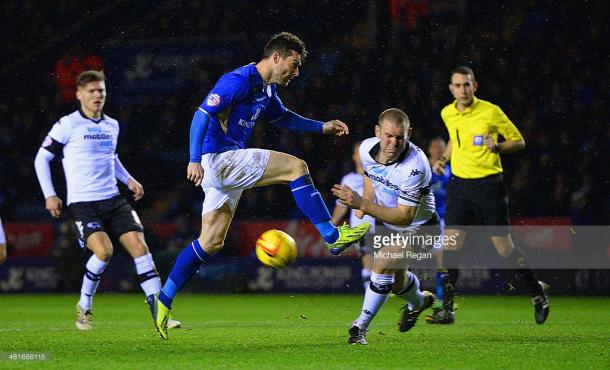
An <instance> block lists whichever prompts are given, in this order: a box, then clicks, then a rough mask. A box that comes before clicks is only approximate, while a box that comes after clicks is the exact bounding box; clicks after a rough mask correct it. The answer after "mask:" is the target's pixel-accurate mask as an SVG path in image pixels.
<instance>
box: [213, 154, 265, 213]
mask: <svg viewBox="0 0 610 370" xmlns="http://www.w3.org/2000/svg"><path fill="white" fill-rule="evenodd" d="M270 154H271V152H270V151H269V150H266V149H238V150H229V151H227V152H223V153H208V154H205V155H203V157H202V158H201V166H202V167H203V181H202V182H201V187H202V188H203V191H204V193H205V198H204V200H203V208H202V210H201V214H202V215H204V214H206V213H209V212H212V211H215V210H217V209H219V208H220V207H222V206H223V204H225V203H227V202H228V204H229V208H231V212H235V209H236V208H237V203H238V202H239V198H240V197H241V193H242V192H243V191H244V190H245V189H250V188H252V187H253V186H254V185H255V184H256V183H257V182H258V180H260V179H261V177H263V173H264V172H265V169H266V168H267V163H268V162H269V155H270Z"/></svg>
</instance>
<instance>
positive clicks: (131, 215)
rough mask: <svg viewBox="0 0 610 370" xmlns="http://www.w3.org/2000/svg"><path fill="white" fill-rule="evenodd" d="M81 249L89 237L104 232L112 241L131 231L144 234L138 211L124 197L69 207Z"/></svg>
mask: <svg viewBox="0 0 610 370" xmlns="http://www.w3.org/2000/svg"><path fill="white" fill-rule="evenodd" d="M68 209H69V210H70V213H71V214H72V217H73V218H74V223H75V224H76V231H77V235H78V242H79V244H80V247H81V248H84V247H85V246H86V245H87V239H88V238H89V235H91V234H93V233H94V232H97V231H103V232H105V233H107V234H108V236H110V239H111V240H118V238H119V237H120V236H121V235H123V234H125V233H128V232H130V231H139V232H144V227H143V226H142V223H141V222H140V218H139V217H138V214H137V213H136V211H135V210H134V209H133V207H131V205H130V204H129V203H128V202H127V200H126V199H125V198H124V197H123V196H122V195H116V196H114V197H112V198H110V199H105V200H99V201H94V202H78V203H72V204H70V206H68Z"/></svg>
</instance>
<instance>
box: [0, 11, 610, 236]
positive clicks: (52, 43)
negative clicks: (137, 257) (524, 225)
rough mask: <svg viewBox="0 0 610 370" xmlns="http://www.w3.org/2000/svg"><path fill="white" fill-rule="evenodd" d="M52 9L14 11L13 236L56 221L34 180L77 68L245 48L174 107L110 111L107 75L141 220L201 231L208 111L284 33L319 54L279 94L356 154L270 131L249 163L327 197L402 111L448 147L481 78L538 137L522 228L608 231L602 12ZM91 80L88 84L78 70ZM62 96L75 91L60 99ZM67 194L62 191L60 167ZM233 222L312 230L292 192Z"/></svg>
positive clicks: (6, 76)
mask: <svg viewBox="0 0 610 370" xmlns="http://www.w3.org/2000/svg"><path fill="white" fill-rule="evenodd" d="M315 3H316V5H314V4H313V3H312V2H310V1H296V0H293V1H279V0H268V1H264V2H263V1H231V0H210V1H202V2H192V1H156V2H152V3H149V2H145V1H130V2H127V1H114V2H112V1H111V2H104V3H100V4H99V6H93V3H87V4H85V3H78V2H77V3H73V2H68V1H54V2H48V3H45V4H42V5H41V4H38V2H35V1H28V0H24V1H19V2H3V3H2V4H1V5H0V14H2V18H3V19H4V20H6V22H4V21H3V22H2V24H0V28H1V29H2V32H1V33H0V40H1V42H2V45H3V50H4V51H3V53H2V57H0V58H1V59H2V67H0V68H1V69H0V74H1V75H2V78H3V86H2V87H1V90H0V91H2V96H3V99H2V100H0V122H1V123H0V215H1V216H2V218H3V219H4V220H6V221H5V222H11V221H23V220H50V218H49V217H48V215H47V214H46V211H45V210H44V201H43V197H42V194H41V192H40V190H39V186H38V182H37V180H36V176H35V173H34V168H33V159H34V156H35V154H36V151H37V150H38V147H39V146H40V143H41V142H42V140H43V138H44V137H45V135H46V134H47V132H48V131H49V129H50V128H51V126H52V124H53V123H54V122H56V121H57V120H58V119H59V117H61V116H62V115H65V114H68V113H70V112H71V111H73V110H74V109H75V108H76V106H77V105H76V101H75V100H74V99H71V97H70V96H69V95H70V94H67V95H66V93H65V91H66V89H65V81H66V79H69V78H70V76H72V74H74V73H77V72H78V69H79V68H85V67H86V66H101V67H102V68H104V69H106V70H112V69H111V67H110V66H108V65H107V63H108V61H107V54H106V51H107V48H108V47H110V46H116V45H123V46H125V47H129V48H135V49H137V48H139V47H141V45H145V44H146V43H147V42H154V43H156V44H163V43H164V42H167V43H170V42H171V43H175V42H181V41H185V42H189V43H191V44H192V43H193V42H195V43H197V42H199V43H201V45H205V44H206V43H207V42H208V41H209V40H216V41H217V40H234V41H235V42H239V43H240V44H243V45H247V48H245V49H244V50H239V51H237V52H235V53H231V54H228V57H227V58H224V59H223V61H222V63H218V64H216V65H207V64H205V63H204V62H196V63H193V65H192V72H191V73H192V75H190V76H189V78H187V79H186V80H187V81H188V83H185V84H184V85H183V86H182V87H181V88H180V89H179V92H178V93H175V94H172V95H171V96H169V97H166V98H164V99H155V96H154V91H141V95H140V96H138V98H137V99H135V98H134V99H133V100H130V99H127V100H125V99H120V100H121V101H118V98H116V97H113V95H112V91H113V90H112V88H111V87H112V85H116V84H117V83H118V81H117V80H119V79H121V78H123V77H122V76H119V75H116V74H114V75H113V74H108V76H107V78H108V81H107V85H108V86H109V92H110V94H109V95H108V98H107V103H106V109H105V112H106V113H107V114H108V115H110V116H112V117H114V118H116V119H118V120H119V121H120V122H121V124H122V127H121V129H122V132H121V137H120V139H119V147H118V153H119V155H120V156H121V159H122V162H123V163H124V164H125V166H126V167H127V169H128V170H129V171H130V172H131V173H132V174H133V175H134V176H135V177H136V178H137V179H138V180H139V181H140V182H141V183H142V184H143V185H144V187H145V191H146V197H145V200H143V201H141V204H139V205H137V206H136V208H137V209H138V210H139V212H140V213H141V214H142V215H143V218H144V222H145V223H146V222H157V221H160V222H173V221H174V220H176V219H178V218H179V217H180V220H182V221H183V220H184V217H187V218H189V219H191V220H195V221H196V220H197V219H199V213H200V207H201V201H202V199H203V194H202V192H201V191H200V190H199V189H196V188H195V187H194V186H193V185H192V184H190V183H188V182H187V181H186V179H185V174H186V164H187V160H188V131H189V125H190V121H191V117H192V114H193V112H194V111H195V108H196V106H197V105H198V104H200V103H201V101H202V99H203V98H204V97H205V95H206V94H207V91H209V90H210V89H211V88H212V86H213V84H214V83H215V81H216V80H217V78H218V77H219V75H220V74H221V73H223V72H227V71H230V70H232V69H234V68H236V67H238V66H241V65H244V64H247V63H249V62H253V61H257V60H258V58H260V54H261V52H262V48H263V46H264V44H265V42H266V40H267V39H268V38H269V37H270V36H271V35H272V34H274V33H276V32H279V31H290V32H293V33H295V34H297V35H298V36H299V37H301V38H302V39H303V40H304V41H305V42H306V44H307V47H308V49H309V51H310V54H309V56H308V58H307V60H306V61H305V64H304V66H303V67H302V74H301V76H300V77H299V78H297V79H296V80H295V81H293V84H292V85H291V86H289V87H288V88H282V89H281V90H280V92H279V94H280V97H281V98H282V100H283V102H284V104H285V105H286V106H287V107H288V108H290V109H292V110H294V111H296V112H298V113H300V114H302V115H304V116H307V117H311V118H315V119H319V120H329V119H334V118H338V119H341V120H343V121H345V122H346V123H348V125H349V126H350V131H351V135H350V136H349V137H347V138H333V137H326V136H324V137H321V136H317V135H313V134H309V133H291V132H286V131H283V130H280V129H277V128H275V127H273V126H272V125H270V124H267V123H264V122H260V123H259V124H257V126H256V129H255V134H254V136H253V137H252V139H251V142H250V146H251V147H261V148H269V149H274V150H281V151H284V152H287V153H291V154H294V155H296V156H299V157H301V158H303V159H304V160H305V161H306V162H307V163H308V165H309V168H310V171H311V173H312V175H313V177H314V181H315V183H316V186H317V188H318V189H319V190H320V192H321V193H322V195H323V196H324V197H325V199H326V200H327V201H328V203H329V205H331V206H332V204H334V200H333V199H332V196H331V194H330V188H332V185H333V184H334V183H336V182H338V181H339V180H340V178H341V176H342V175H343V174H344V173H346V172H348V171H350V170H351V159H350V153H351V143H352V142H353V141H356V140H362V139H364V138H366V137H370V136H372V135H373V128H374V124H375V122H376V118H377V116H378V114H379V113H380V112H381V111H382V110H384V109H386V108H388V107H399V108H401V109H403V110H405V111H406V112H407V113H408V114H409V116H410V118H411V121H412V126H413V130H414V136H413V137H412V141H413V142H414V143H415V144H417V145H419V146H420V147H422V148H425V147H426V146H427V143H428V141H429V140H430V139H432V138H434V137H436V136H443V137H446V136H447V133H446V132H445V128H444V125H443V123H442V121H441V119H440V110H441V109H442V108H443V106H444V105H446V104H449V103H450V102H451V101H452V98H451V95H450V93H449V91H448V82H449V73H450V71H451V70H452V69H453V68H454V67H456V66H458V65H467V66H470V67H471V68H473V69H474V71H475V76H476V79H477V81H478V82H479V90H478V93H477V96H478V97H479V98H481V99H485V100H489V101H491V102H493V103H495V104H498V105H499V106H500V107H502V109H503V110H504V111H505V113H506V114H507V115H508V116H509V118H511V120H512V121H513V122H514V123H515V124H516V125H517V127H518V128H519V129H520V130H521V132H522V133H523V135H524V137H525V141H526V149H525V150H524V151H523V152H520V153H518V154H514V155H511V156H506V157H503V159H502V160H503V164H504V168H505V177H506V179H507V181H506V184H507V187H508V192H509V198H510V201H511V207H510V209H511V212H512V216H513V217H522V218H526V217H527V218H530V217H559V218H570V219H571V220H572V222H574V223H576V224H608V221H609V220H608V214H609V213H610V212H609V211H610V197H609V192H608V190H607V189H608V188H609V186H608V185H609V184H608V180H609V179H608V174H609V173H610V168H609V165H608V163H609V160H610V150H609V148H610V125H608V122H607V119H608V115H607V114H604V112H607V102H608V97H609V96H608V94H609V92H608V88H607V87H608V86H610V64H608V63H607V53H606V49H607V47H606V46H605V41H603V30H604V29H605V27H606V26H605V23H606V19H608V17H609V16H610V14H609V11H608V6H606V5H605V4H604V3H603V2H588V1H585V2H584V3H585V5H584V6H583V4H580V3H570V2H566V3H562V4H555V5H553V6H551V5H547V6H545V5H537V4H536V3H537V2H534V1H521V2H517V3H515V4H513V5H514V6H513V7H511V8H509V7H496V6H495V5H493V4H494V3H493V2H483V3H482V2H476V3H475V2H471V1H465V0H464V1H457V2H456V1H451V2H449V1H447V2H442V1H432V0H431V1H423V0H422V1H413V0H389V1H385V2H384V1H374V2H366V1H342V2H333V1H320V2H315ZM79 66H80V67H79ZM62 84H63V85H62ZM55 162H56V163H55V165H54V174H55V177H54V178H55V185H56V187H57V188H58V189H59V190H60V194H62V193H61V192H62V191H63V186H64V185H63V177H62V176H63V175H62V173H61V169H60V167H59V163H57V162H58V161H55ZM237 217H238V218H241V219H280V218H288V217H301V215H300V213H299V211H298V209H297V207H296V206H295V205H294V202H293V200H292V197H291V194H290V192H289V190H288V188H286V187H269V188H265V189H254V190H249V191H246V192H245V193H244V195H243V197H242V200H241V203H240V208H239V211H238V215H237Z"/></svg>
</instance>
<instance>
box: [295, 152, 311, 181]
mask: <svg viewBox="0 0 610 370" xmlns="http://www.w3.org/2000/svg"><path fill="white" fill-rule="evenodd" d="M294 159H295V164H294V165H293V175H294V179H295V180H296V179H298V178H299V177H301V176H305V175H307V174H308V173H309V167H307V163H306V162H305V161H304V160H302V159H300V158H296V157H294Z"/></svg>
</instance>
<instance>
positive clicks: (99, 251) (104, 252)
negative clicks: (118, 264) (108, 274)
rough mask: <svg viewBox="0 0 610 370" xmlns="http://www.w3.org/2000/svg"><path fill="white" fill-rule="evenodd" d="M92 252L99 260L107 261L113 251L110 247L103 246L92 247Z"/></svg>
mask: <svg viewBox="0 0 610 370" xmlns="http://www.w3.org/2000/svg"><path fill="white" fill-rule="evenodd" d="M93 253H94V254H95V256H96V257H97V258H99V259H100V260H102V261H104V262H108V261H110V259H111V258H112V254H113V253H114V251H113V249H112V247H103V248H96V249H94V251H93Z"/></svg>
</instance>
